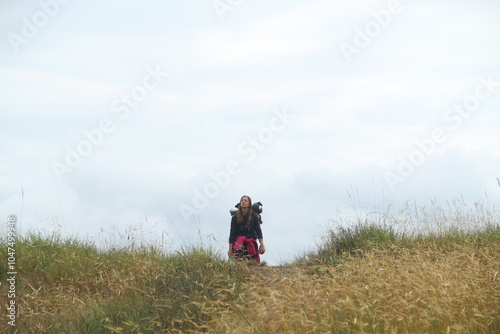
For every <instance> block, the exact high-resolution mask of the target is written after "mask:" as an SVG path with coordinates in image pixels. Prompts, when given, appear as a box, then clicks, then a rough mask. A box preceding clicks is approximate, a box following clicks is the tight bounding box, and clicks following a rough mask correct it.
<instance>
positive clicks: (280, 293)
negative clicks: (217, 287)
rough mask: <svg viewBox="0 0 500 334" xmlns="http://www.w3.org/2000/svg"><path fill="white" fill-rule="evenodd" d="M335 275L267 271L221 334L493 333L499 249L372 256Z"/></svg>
mask: <svg viewBox="0 0 500 334" xmlns="http://www.w3.org/2000/svg"><path fill="white" fill-rule="evenodd" d="M342 260H343V264H341V265H338V266H336V267H327V266H321V267H315V268H303V269H299V268H283V269H281V270H278V269H273V268H268V269H267V271H263V270H262V269H260V270H258V271H257V272H256V276H257V277H260V279H251V280H249V292H248V294H245V295H242V296H241V299H242V300H241V302H240V303H237V304H236V305H240V306H239V307H238V310H237V312H231V313H225V314H223V315H222V316H221V317H220V318H219V319H217V320H215V321H214V326H213V328H214V330H213V332H220V333H224V332H227V333H350V332H352V333H498V332H500V319H499V316H500V273H499V270H500V245H498V244H496V245H489V246H487V247H482V248H478V245H477V244H464V245H462V246H459V245H456V246H455V247H454V249H452V250H449V251H447V252H443V250H442V249H439V248H433V247H429V245H426V244H423V245H416V246H415V247H412V249H404V248H396V247H394V248H388V249H385V250H372V251H369V252H367V253H365V254H363V256H357V257H352V256H350V257H344V258H343V259H342Z"/></svg>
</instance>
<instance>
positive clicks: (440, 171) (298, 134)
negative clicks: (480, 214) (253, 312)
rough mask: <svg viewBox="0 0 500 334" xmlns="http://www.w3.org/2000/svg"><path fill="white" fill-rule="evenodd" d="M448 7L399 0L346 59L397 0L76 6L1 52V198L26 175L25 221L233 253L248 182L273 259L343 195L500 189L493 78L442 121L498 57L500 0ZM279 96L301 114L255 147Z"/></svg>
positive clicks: (307, 236)
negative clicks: (416, 160)
mask: <svg viewBox="0 0 500 334" xmlns="http://www.w3.org/2000/svg"><path fill="white" fill-rule="evenodd" d="M450 3H451V2H450ZM450 3H445V4H431V3H427V2H411V4H410V3H404V4H403V5H404V6H405V8H404V11H403V12H402V13H401V14H400V15H398V16H397V17H394V18H393V20H392V21H391V23H390V25H389V26H387V27H386V28H384V30H383V31H381V33H380V34H379V35H378V36H377V37H376V38H375V39H374V40H373V41H372V43H370V45H369V46H368V47H366V48H365V49H363V50H361V53H360V54H359V55H357V56H356V57H355V58H353V61H352V62H351V63H348V62H347V61H346V59H345V58H344V57H343V55H342V53H341V51H340V49H339V44H340V43H341V42H342V41H349V40H352V38H353V37H354V34H355V30H354V29H355V28H356V27H363V26H364V24H366V22H367V20H371V19H373V18H372V16H371V14H370V13H371V12H372V11H374V10H383V9H384V8H386V7H387V5H388V2H387V1H379V2H376V3H373V2H367V1H353V2H350V3H348V4H347V3H342V4H341V3H340V2H336V1H323V0H322V1H319V0H317V1H308V2H299V1H291V2H290V1H288V2H277V3H272V4H271V3H263V2H247V3H245V4H244V5H241V6H239V7H238V8H236V9H235V10H234V11H233V12H231V13H228V18H227V20H224V21H221V20H219V18H218V17H217V15H216V13H215V12H214V10H213V8H211V6H210V3H208V4H207V3H206V2H204V3H203V6H201V5H202V2H201V1H200V2H198V4H200V7H196V8H194V7H193V5H189V4H188V3H187V2H186V3H184V2H183V3H181V2H178V3H168V4H165V3H163V2H153V1H151V2H148V3H147V4H143V2H135V1H129V2H127V3H124V4H122V5H121V6H120V10H119V11H117V7H115V6H114V5H109V6H107V7H104V8H103V10H102V11H101V12H100V13H97V14H96V15H95V16H92V15H91V14H90V13H91V12H92V13H93V12H94V11H95V3H94V2H92V1H91V2H85V3H76V2H75V3H73V5H72V6H68V7H66V8H65V11H64V12H63V11H61V12H60V14H59V16H58V17H57V18H56V19H55V20H54V21H53V22H51V25H50V26H47V27H46V29H44V30H43V34H40V35H39V36H38V37H36V38H34V39H33V40H32V41H30V43H29V44H28V45H26V47H25V48H24V49H23V50H22V52H21V54H20V55H19V57H17V56H15V55H14V53H12V54H10V53H5V54H4V55H3V56H2V58H1V64H0V66H1V67H0V74H1V76H0V77H1V78H2V79H0V87H1V88H2V91H3V92H4V99H3V108H2V114H1V115H2V122H1V123H0V130H1V131H0V139H1V142H2V144H0V145H1V146H0V154H1V155H2V161H5V162H3V163H2V165H1V166H0V172H1V173H0V175H2V178H1V179H0V186H1V187H0V188H1V189H2V192H1V193H0V209H1V211H2V212H9V213H10V212H13V213H15V212H19V210H20V209H19V204H20V200H21V198H20V195H19V189H20V185H22V186H23V187H24V189H25V202H24V219H25V221H26V224H27V225H28V224H32V225H33V226H34V227H40V228H47V229H50V228H53V227H54V226H52V225H53V224H54V222H55V223H58V222H60V221H61V219H62V218H61V217H62V216H64V223H65V228H66V229H67V230H68V231H70V232H71V233H73V232H81V233H82V234H85V233H89V234H94V235H95V234H96V233H97V234H98V235H99V233H101V234H100V236H99V237H100V238H101V237H104V236H105V235H106V231H108V232H109V231H111V230H113V229H114V231H118V230H120V229H121V231H126V230H127V229H129V228H130V226H131V225H133V226H139V225H141V224H142V226H143V228H144V230H145V231H144V234H147V235H148V236H149V237H154V236H165V234H164V232H165V233H167V234H168V237H169V243H170V244H172V243H176V244H177V245H179V243H187V242H196V240H198V239H197V238H198V237H197V236H198V233H202V234H204V235H209V234H212V235H214V236H215V239H216V240H215V241H214V243H215V244H216V245H217V247H220V249H221V251H222V253H224V250H225V248H226V241H227V240H226V238H227V233H228V232H229V231H228V229H229V226H228V224H229V218H230V217H229V214H228V212H227V211H228V210H229V208H230V207H231V206H232V205H234V203H235V202H236V201H237V200H238V199H239V197H240V196H241V195H243V194H245V193H247V194H250V195H252V197H253V198H254V200H260V201H262V202H263V203H264V208H265V214H264V217H265V219H264V221H265V225H263V228H264V233H265V236H266V239H267V246H268V248H269V255H266V257H267V256H268V259H272V260H271V262H277V261H278V260H279V259H283V258H287V259H288V258H289V254H288V252H287V249H288V248H289V244H287V243H286V242H285V241H284V240H289V241H290V242H291V244H293V245H294V247H293V248H294V251H295V252H300V251H302V250H304V249H307V248H309V247H314V243H315V241H316V240H317V239H318V236H319V235H321V232H322V230H323V228H325V224H326V222H327V221H328V220H329V219H331V218H333V217H335V215H337V214H338V212H339V211H343V210H345V209H346V208H348V207H349V206H351V205H354V206H356V205H359V206H363V207H370V206H373V205H376V204H374V203H375V202H376V203H380V202H382V201H383V199H382V197H390V198H388V200H389V201H393V200H394V201H396V202H397V201H399V202H401V203H402V202H404V201H405V200H407V199H409V198H415V199H416V200H418V201H421V202H426V201H427V200H428V199H429V198H430V197H432V196H436V197H439V198H440V199H442V200H443V201H444V202H445V198H449V197H456V196H457V195H459V194H463V195H464V197H466V198H467V199H476V198H477V197H479V196H481V194H483V193H484V191H485V190H486V191H487V193H488V196H489V200H491V201H498V200H499V198H498V197H497V196H496V195H494V192H495V190H498V189H497V188H495V187H493V186H496V185H495V184H493V186H492V185H491V182H492V180H495V177H500V172H499V173H497V172H495V168H496V167H495V166H498V159H500V153H499V150H498V149H497V147H496V143H498V134H497V132H498V131H497V129H496V127H495V124H498V117H497V116H496V112H495V110H497V109H498V108H497V107H498V91H496V92H495V93H494V94H493V95H492V96H491V98H489V99H487V100H486V101H483V102H482V103H481V107H480V108H478V109H477V112H474V113H473V114H471V116H470V117H469V118H467V119H466V120H464V122H463V125H462V126H461V127H460V128H459V129H457V130H456V131H455V130H454V131H451V130H449V126H450V124H449V123H446V122H445V121H444V120H443V114H444V113H445V112H446V111H447V110H448V109H449V108H451V107H452V106H453V104H454V103H458V102H461V101H463V100H464V98H466V97H467V96H469V95H470V94H473V93H474V89H475V87H476V86H477V83H478V77H479V76H484V75H488V74H489V73H493V72H494V71H495V70H498V66H497V62H496V59H498V57H497V55H498V51H499V49H498V46H497V44H498V43H496V40H497V39H498V36H499V34H500V30H499V29H500V26H499V25H498V23H497V20H496V18H495V17H494V14H493V13H494V11H493V10H492V9H495V8H497V6H498V4H497V3H496V2H488V3H486V2H484V3H481V4H472V3H469V2H459V5H457V6H454V4H455V2H454V3H453V4H452V5H451V7H450ZM19 6H20V5H19ZM9 8H10V9H9V10H11V11H14V12H15V13H18V14H16V15H21V16H22V15H28V14H30V12H29V11H27V9H26V8H20V7H18V5H11V6H10V7H9ZM23 13H27V14H23ZM82 13H83V14H82ZM117 13H119V15H118V16H117ZM80 14H82V15H83V16H81V15H80ZM229 14H230V16H229ZM89 18H92V22H93V24H92V25H88V22H89ZM16 22H17V23H16ZM19 22H20V21H16V20H10V21H9V23H5V24H6V27H7V30H9V29H10V30H12V29H14V28H15V27H14V26H15V25H16V24H19ZM139 23H140V24H139ZM16 29H17V28H16ZM443 36H444V37H443ZM4 47H5V45H4ZM7 48H8V46H7ZM156 65H159V66H160V67H161V68H162V69H164V70H168V71H170V75H169V76H168V77H167V78H166V79H165V81H164V83H162V85H161V86H160V87H158V89H157V90H155V91H153V92H151V93H150V95H149V96H148V98H147V99H146V100H144V101H143V102H142V103H141V105H140V106H139V107H138V108H136V109H133V110H131V112H130V115H129V116H128V117H126V118H125V119H120V118H119V117H117V116H118V115H116V114H113V113H112V110H111V103H112V102H113V101H115V100H116V99H117V98H119V97H120V95H121V94H124V93H128V92H130V90H131V89H132V88H133V87H134V86H136V85H138V84H140V83H141V81H142V78H143V76H144V74H145V71H146V67H147V66H156ZM283 107H286V108H288V109H289V110H290V111H291V112H292V113H294V114H295V118H294V119H293V120H292V121H291V122H290V124H289V125H287V126H286V127H285V128H284V129H283V130H282V131H279V133H274V134H273V138H272V140H270V141H269V142H268V143H267V144H266V145H263V146H264V148H263V149H261V150H255V153H256V155H255V157H252V159H248V157H249V155H245V154H242V152H241V150H238V147H239V146H240V145H242V144H243V145H244V144H245V143H247V142H248V141H249V140H251V138H252V137H254V138H255V137H256V136H258V135H259V133H261V131H263V129H265V128H266V127H269V126H270V125H269V124H270V120H271V118H272V117H273V115H274V114H273V110H275V109H276V108H278V109H279V108H283ZM104 117H111V118H112V120H113V122H114V125H115V129H114V131H113V132H112V133H110V134H108V135H106V136H105V138H104V139H103V142H102V143H101V144H100V145H98V146H96V147H94V148H93V150H92V152H91V154H89V155H88V156H85V157H84V159H83V161H82V163H81V164H80V165H79V166H77V167H76V168H74V170H73V171H72V172H71V173H69V174H68V175H66V178H65V180H64V182H63V183H62V184H59V183H58V181H57V178H56V177H55V175H54V171H53V170H52V168H51V163H52V162H53V161H62V162H64V159H65V156H66V153H67V152H66V149H67V147H68V146H70V147H73V148H74V147H76V145H77V144H78V143H79V142H81V141H82V140H86V139H85V136H84V135H83V134H82V130H84V129H87V130H90V129H94V128H96V127H98V126H99V122H100V121H101V119H103V118H104ZM438 127H442V128H445V130H447V131H448V132H447V134H448V136H449V138H448V139H447V140H446V141H445V142H444V143H442V144H441V145H439V147H437V148H436V150H435V152H433V153H432V154H431V155H430V156H428V157H426V159H425V162H424V163H423V164H422V165H420V166H416V168H415V171H414V173H413V174H412V175H411V176H409V177H407V178H405V180H404V182H401V183H399V184H398V185H397V187H396V189H395V191H394V192H392V191H391V190H389V187H388V184H387V180H386V177H385V175H386V174H385V173H386V172H387V171H393V172H396V171H397V169H398V164H399V163H400V161H399V159H400V157H408V155H409V154H411V152H413V151H414V150H416V149H417V148H418V146H417V144H416V142H418V141H422V140H424V139H426V138H428V137H429V135H431V133H432V131H433V130H434V129H436V128H438ZM229 161H238V162H239V163H240V164H241V172H240V173H237V175H233V176H231V180H230V182H229V184H228V185H227V186H225V187H220V189H216V190H217V195H216V196H213V197H214V198H211V199H209V201H208V204H207V205H206V206H205V207H204V208H202V209H200V210H198V211H199V212H198V213H199V214H198V215H197V216H196V217H193V219H191V220H189V219H188V220H186V219H185V217H183V215H182V213H181V211H180V209H179V207H180V205H181V204H186V205H192V204H193V199H194V196H195V191H197V190H199V191H203V189H204V187H205V186H206V185H207V184H208V183H210V182H212V183H213V182H214V180H213V179H212V178H211V176H210V173H212V172H221V171H223V170H224V168H225V167H226V164H227V163H228V162H229ZM495 174H499V175H495ZM464 175H467V177H464ZM377 205H378V204H377ZM134 224H135V225H134ZM101 229H102V230H103V231H104V232H102V230H101ZM200 231H201V232H200ZM117 233H118V232H117ZM120 233H124V232H120ZM110 235H111V232H110ZM115 237H117V238H118V237H119V236H117V235H115ZM136 237H138V238H139V237H141V236H140V235H137V236H136ZM144 237H145V236H144ZM172 239H173V240H172Z"/></svg>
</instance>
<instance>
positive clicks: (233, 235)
mask: <svg viewBox="0 0 500 334" xmlns="http://www.w3.org/2000/svg"><path fill="white" fill-rule="evenodd" d="M236 233H237V226H236V217H235V216H233V217H232V218H231V230H230V231H229V250H228V251H227V255H228V256H229V257H231V256H233V255H234V242H235V241H236Z"/></svg>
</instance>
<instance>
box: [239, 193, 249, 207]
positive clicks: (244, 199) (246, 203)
mask: <svg viewBox="0 0 500 334" xmlns="http://www.w3.org/2000/svg"><path fill="white" fill-rule="evenodd" d="M240 206H241V208H242V209H245V208H248V207H250V201H249V200H248V197H246V196H243V197H242V198H241V200H240Z"/></svg>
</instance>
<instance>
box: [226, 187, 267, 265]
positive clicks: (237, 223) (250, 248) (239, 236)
mask: <svg viewBox="0 0 500 334" xmlns="http://www.w3.org/2000/svg"><path fill="white" fill-rule="evenodd" d="M257 239H258V240H259V244H260V246H259V247H258V248H257ZM243 246H245V247H246V250H247V255H248V256H249V257H251V258H253V259H255V261H256V262H257V263H260V255H259V254H264V253H265V252H266V246H264V238H263V237H262V229H261V228H260V217H259V215H258V213H256V212H253V210H252V199H251V198H250V197H249V196H246V195H245V196H242V197H241V199H240V203H239V206H238V211H237V212H236V214H234V215H233V216H232V218H231V230H230V232H229V251H228V252H227V254H228V255H229V256H230V257H231V256H234V257H235V258H236V259H240V258H241V255H242V248H243Z"/></svg>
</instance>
